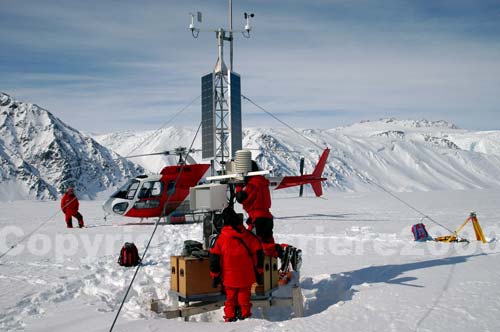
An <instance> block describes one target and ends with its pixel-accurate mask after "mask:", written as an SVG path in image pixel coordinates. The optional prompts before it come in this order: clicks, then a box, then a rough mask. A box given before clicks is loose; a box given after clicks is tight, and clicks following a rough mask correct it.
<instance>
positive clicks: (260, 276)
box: [255, 273, 264, 285]
mask: <svg viewBox="0 0 500 332" xmlns="http://www.w3.org/2000/svg"><path fill="white" fill-rule="evenodd" d="M255 279H256V280H255V281H257V284H259V285H263V284H264V273H258V274H257V275H256V276H255Z"/></svg>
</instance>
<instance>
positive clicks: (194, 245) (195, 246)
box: [182, 240, 203, 257]
mask: <svg viewBox="0 0 500 332" xmlns="http://www.w3.org/2000/svg"><path fill="white" fill-rule="evenodd" d="M200 250H203V243H201V242H198V241H194V240H186V241H184V249H182V256H184V257H188V256H191V254H192V253H193V251H200Z"/></svg>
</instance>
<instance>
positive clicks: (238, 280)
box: [210, 207, 264, 322]
mask: <svg viewBox="0 0 500 332" xmlns="http://www.w3.org/2000/svg"><path fill="white" fill-rule="evenodd" d="M223 216H224V227H222V230H221V233H220V235H219V237H218V238H217V240H216V241H215V243H214V245H213V246H212V248H211V249H210V276H211V277H212V278H213V281H214V282H213V286H214V288H215V287H217V286H218V284H219V283H220V282H221V281H222V284H223V285H224V289H225V292H226V302H225V303H224V319H225V321H226V322H234V321H236V320H237V319H242V320H243V319H245V318H248V317H250V316H251V315H252V311H251V309H252V303H251V302H250V295H251V288H252V285H253V284H254V283H255V282H256V280H257V279H259V280H258V281H259V283H262V271H263V270H262V267H263V263H264V255H263V253H262V247H261V244H260V241H259V239H258V238H257V237H256V236H255V235H254V234H253V233H252V232H250V231H248V230H247V229H245V226H243V219H242V218H240V216H239V215H238V214H237V213H236V212H235V211H234V210H233V208H232V207H228V208H226V209H224V211H223Z"/></svg>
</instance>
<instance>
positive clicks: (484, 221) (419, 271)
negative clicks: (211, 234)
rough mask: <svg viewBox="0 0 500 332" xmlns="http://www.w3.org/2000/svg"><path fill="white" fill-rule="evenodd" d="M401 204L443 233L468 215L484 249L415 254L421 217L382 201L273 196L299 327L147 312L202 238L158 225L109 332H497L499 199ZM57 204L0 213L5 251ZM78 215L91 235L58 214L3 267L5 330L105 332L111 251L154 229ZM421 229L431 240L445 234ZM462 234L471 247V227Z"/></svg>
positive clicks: (115, 273) (125, 278) (114, 283)
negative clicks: (299, 306) (298, 262)
mask: <svg viewBox="0 0 500 332" xmlns="http://www.w3.org/2000/svg"><path fill="white" fill-rule="evenodd" d="M399 195H401V196H402V197H403V198H404V199H405V200H407V201H408V202H410V203H411V204H413V205H415V206H417V207H418V208H420V209H422V210H424V211H425V212H426V213H428V214H429V215H430V216H431V217H433V218H434V219H436V220H437V221H439V222H441V223H443V224H444V225H445V226H447V227H448V228H450V229H455V228H457V227H458V226H459V225H460V224H461V223H462V222H463V221H464V220H465V219H466V217H467V216H468V213H469V212H470V211H472V210H475V211H476V212H477V213H478V219H479V221H480V223H481V225H482V227H483V230H484V231H485V235H486V237H487V238H488V239H489V240H490V243H488V244H486V245H480V244H478V243H477V242H475V241H474V242H472V243H471V244H469V245H465V244H451V245H448V244H437V243H433V242H427V243H415V242H413V238H412V234H411V232H410V227H411V225H413V224H415V223H417V222H420V216H418V215H417V214H416V213H414V212H413V211H411V210H408V209H407V208H406V207H405V206H403V205H401V203H399V202H397V201H395V200H393V199H391V198H390V197H388V196H386V195H385V194H382V193H342V194H338V193H333V192H329V194H328V195H327V199H315V198H312V197H305V198H303V199H298V198H296V197H293V196H291V195H278V194H276V193H275V194H274V201H273V213H274V214H275V216H276V219H275V238H276V241H277V242H287V243H290V244H293V245H297V246H299V247H301V248H302V249H303V255H304V265H303V269H302V272H301V286H302V289H303V295H304V301H305V303H304V304H305V317H304V318H293V315H292V313H291V310H288V309H286V308H274V309H272V310H271V311H270V312H269V313H267V315H266V318H265V319H264V318H262V315H261V313H260V312H259V311H258V310H256V311H255V318H253V319H250V320H248V321H243V322H238V323H236V324H224V323H222V322H221V321H222V312H221V311H220V310H219V311H216V312H212V313H209V314H203V315H198V316H195V317H192V318H191V320H190V322H187V323H186V322H184V321H182V320H166V319H163V318H160V317H158V316H157V315H156V314H154V313H152V312H150V311H149V301H150V299H151V298H159V299H163V302H164V304H165V305H174V302H175V301H174V299H173V298H172V297H171V296H170V295H169V294H168V290H169V283H170V280H169V271H170V256H171V255H173V254H178V253H180V251H181V249H182V243H183V241H184V240H186V239H198V240H200V239H201V225H200V224H188V225H160V226H159V228H158V231H157V234H156V235H155V239H154V241H153V244H152V246H151V247H150V251H149V252H148V255H147V257H146V259H145V262H144V266H143V267H142V268H141V270H140V272H139V274H138V277H137V279H136V281H135V283H134V286H133V289H132V291H131V293H130V294H129V297H128V299H127V302H126V304H125V306H124V309H123V311H122V314H121V316H120V318H119V320H118V325H117V327H116V331H134V330H137V329H140V330H146V331H159V330H165V329H174V330H179V329H182V330H185V331H195V330H196V331H199V329H200V328H201V329H203V330H204V331H215V330H217V331H230V330H234V329H236V330H238V331H283V330H287V331H306V330H307V331H309V330H312V331H321V330H327V331H344V330H352V331H358V330H359V331H380V330H391V331H437V330H456V331H469V330H490V331H495V330H498V329H499V328H500V323H499V320H498V318H497V317H498V314H499V311H500V287H498V286H499V281H498V280H500V278H499V274H500V272H499V271H500V269H499V268H500V266H499V265H500V263H499V262H498V253H499V252H500V247H499V246H498V240H497V237H498V235H497V234H499V232H498V228H499V227H500V220H499V217H498V216H499V215H500V211H499V210H500V205H499V204H498V202H499V198H500V192H499V191H497V190H469V191H446V192H427V193H405V194H399ZM57 205H58V204H57V203H56V202H33V201H16V202H10V203H0V209H1V210H2V211H4V213H3V214H2V216H0V246H2V247H4V248H2V251H3V249H5V247H6V246H7V245H11V244H13V243H14V242H15V241H16V233H13V231H12V230H13V229H14V228H13V227H15V229H17V230H18V231H19V230H20V231H21V232H24V234H27V233H28V232H29V231H30V230H31V229H33V228H34V227H35V225H37V223H40V222H43V221H45V220H46V219H45V218H46V217H49V216H51V215H52V214H53V213H54V211H56V210H57V208H58V206H57ZM81 206H82V208H81V211H82V213H83V215H84V217H85V220H86V223H87V224H88V225H89V227H88V228H85V229H66V228H64V221H63V216H62V214H58V215H57V216H56V217H55V218H53V219H52V220H50V221H49V222H48V223H47V225H45V226H44V227H43V228H42V229H41V230H40V232H39V233H37V234H38V235H37V237H35V239H33V237H32V238H29V239H28V240H27V241H26V242H24V243H23V245H24V246H21V245H20V246H19V247H18V248H16V249H15V250H13V251H12V252H11V254H9V255H7V256H5V257H4V258H3V259H1V260H0V308H1V310H0V329H1V330H2V331H16V330H26V331H54V330H55V331H57V330H60V331H62V330H67V329H68V326H70V327H71V330H72V331H89V330H90V331H106V330H108V329H109V327H110V325H111V322H112V320H113V317H114V312H115V311H116V310H117V308H118V305H119V303H120V301H121V299H122V297H123V295H124V292H125V288H126V286H127V285H128V283H129V281H130V279H131V278H132V275H133V269H129V268H123V267H120V266H119V265H118V264H117V263H116V260H117V258H118V253H119V249H120V248H121V245H122V244H123V242H125V241H132V242H135V243H136V245H137V246H138V248H139V251H140V252H142V250H143V248H144V246H145V243H146V242H147V239H148V236H149V234H150V232H151V231H152V227H153V226H152V225H151V222H152V221H153V220H148V221H144V225H137V223H138V221H137V220H134V219H123V218H116V217H108V219H107V220H106V221H105V220H104V219H103V212H102V211H101V209H100V204H99V203H98V202H93V201H83V202H82V204H81ZM423 222H424V223H425V224H426V225H427V227H428V230H429V231H430V233H431V235H433V236H437V235H439V233H441V234H445V233H446V231H444V230H441V229H439V227H436V226H434V225H433V224H432V223H430V222H428V221H426V220H424V221H423ZM127 224H128V225H127ZM466 230H467V231H468V233H469V234H468V235H467V237H468V238H469V239H472V238H473V234H472V227H471V226H468V227H467V228H466ZM17 235H18V236H19V235H21V236H22V234H17ZM464 236H465V233H464ZM47 239H48V240H47ZM57 241H59V242H57ZM30 243H31V244H30ZM48 243H50V245H48ZM44 247H45V248H44ZM47 248H48V249H47ZM16 251H17V252H16Z"/></svg>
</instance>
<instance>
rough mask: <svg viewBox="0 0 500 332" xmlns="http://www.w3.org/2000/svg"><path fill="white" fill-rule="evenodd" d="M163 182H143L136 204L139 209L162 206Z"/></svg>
mask: <svg viewBox="0 0 500 332" xmlns="http://www.w3.org/2000/svg"><path fill="white" fill-rule="evenodd" d="M162 187H163V184H162V183H161V182H160V181H146V182H144V183H143V184H142V186H141V189H140V190H139V195H138V196H137V198H138V199H139V201H138V202H137V203H135V204H134V207H135V208H137V209H151V208H157V207H158V206H160V196H161V191H162Z"/></svg>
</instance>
